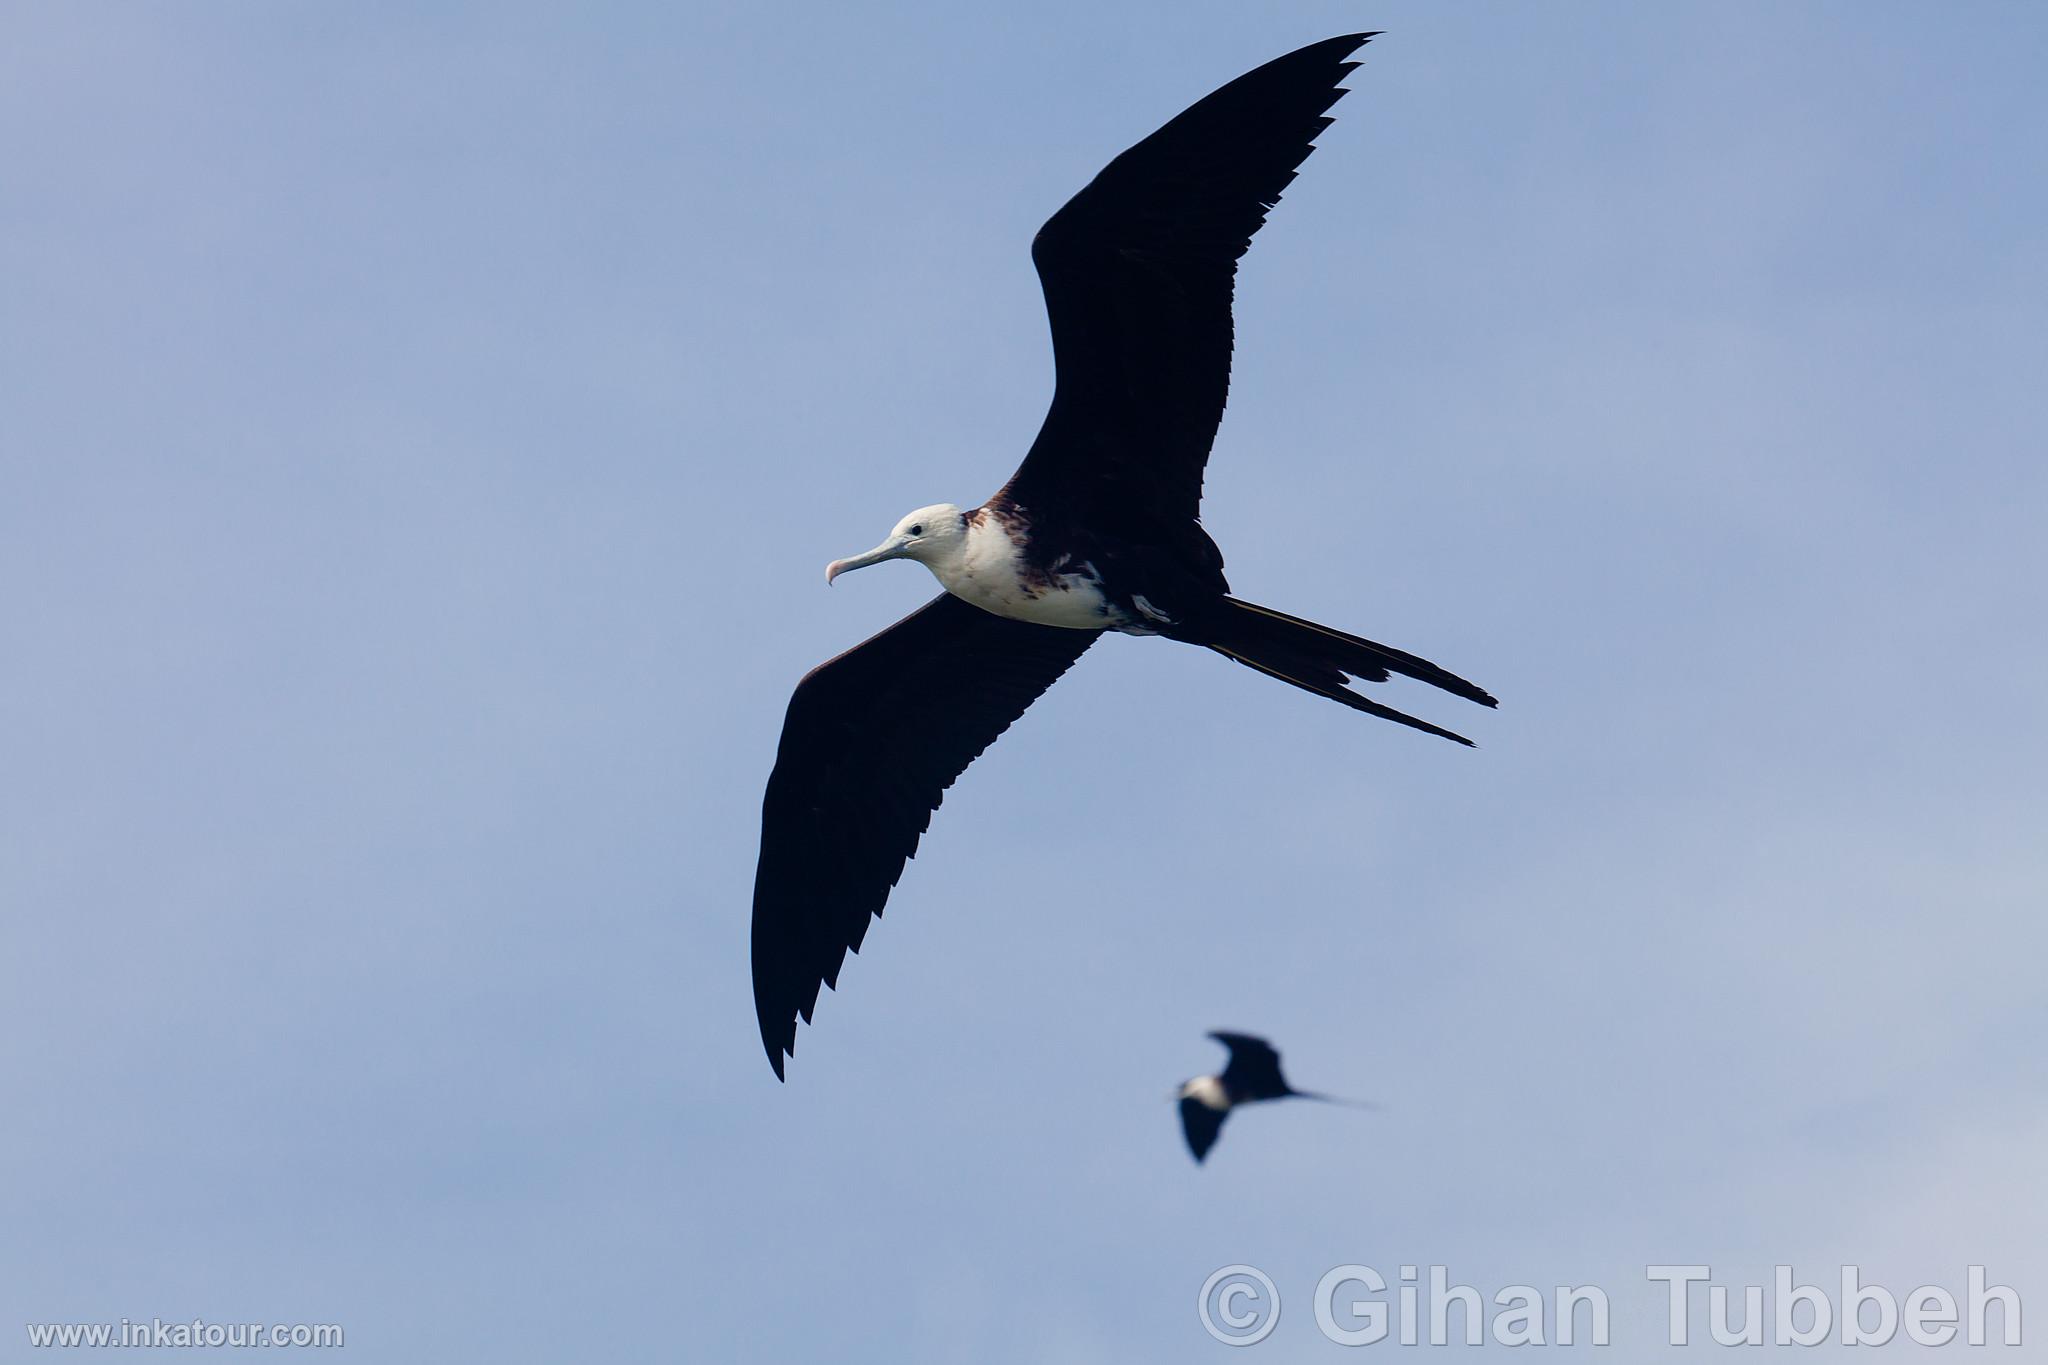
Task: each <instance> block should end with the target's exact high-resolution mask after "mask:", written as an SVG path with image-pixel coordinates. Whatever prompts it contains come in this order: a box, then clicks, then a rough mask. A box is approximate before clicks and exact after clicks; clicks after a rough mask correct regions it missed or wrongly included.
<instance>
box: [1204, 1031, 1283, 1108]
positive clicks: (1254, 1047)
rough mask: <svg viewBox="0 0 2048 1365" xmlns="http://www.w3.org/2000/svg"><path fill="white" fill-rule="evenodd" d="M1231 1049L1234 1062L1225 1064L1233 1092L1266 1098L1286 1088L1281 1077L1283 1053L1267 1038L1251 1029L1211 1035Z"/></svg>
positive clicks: (1226, 1081) (1228, 1085)
mask: <svg viewBox="0 0 2048 1365" xmlns="http://www.w3.org/2000/svg"><path fill="white" fill-rule="evenodd" d="M1209 1036H1210V1037H1211V1038H1214V1039H1215V1040H1216V1041H1217V1042H1219V1043H1221V1044H1223V1046H1225V1047H1227V1048H1229V1049H1230V1064H1229V1065H1228V1066H1226V1067H1224V1068H1223V1086H1224V1088H1225V1089H1226V1090H1229V1091H1230V1092H1231V1093H1232V1094H1239V1095H1251V1096H1256V1097H1259V1098H1265V1097H1267V1096H1268V1095H1270V1094H1272V1093H1274V1092H1275V1090H1276V1088H1277V1089H1278V1090H1285V1089H1286V1082H1284V1081H1282V1080H1281V1079H1280V1054H1279V1053H1277V1052H1275V1051H1274V1050H1273V1045H1272V1044H1271V1043H1269V1042H1267V1041H1266V1040H1265V1039H1264V1038H1254V1037H1252V1036H1251V1035H1250V1034H1249V1033H1212V1034H1210V1035H1209Z"/></svg>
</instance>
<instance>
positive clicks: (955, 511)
mask: <svg viewBox="0 0 2048 1365" xmlns="http://www.w3.org/2000/svg"><path fill="white" fill-rule="evenodd" d="M966 546H967V514H966V513H965V512H963V511H961V510H960V509H959V508H957V507H955V506H954V505H953V504H952V503H950V502H939V503H933V504H932V505H931V506H930V507H920V508H918V509H917V510H916V511H915V512H912V513H911V514H910V515H909V516H907V517H905V518H903V520H901V521H899V522H897V523H896V529H895V530H893V531H891V532H890V533H889V538H888V539H887V540H885V541H883V542H882V543H881V544H880V545H877V546H876V547H875V548H874V549H872V550H869V551H868V552H867V553H866V554H858V555H854V556H853V557H851V558H850V559H835V560H833V561H832V562H831V563H830V564H827V565H826V566H825V581H826V582H827V583H830V582H831V581H832V580H833V579H835V578H837V577H839V575H841V574H843V573H846V572H847V571H849V570H851V569H865V568H866V567H867V566H868V565H870V564H879V563H881V562H882V561H883V560H885V559H914V560H916V561H917V562H918V563H920V564H923V565H924V566H926V567H927V568H929V569H931V570H932V571H933V572H934V573H937V572H938V571H939V570H940V569H941V568H942V567H943V566H945V565H947V564H949V563H950V562H951V561H952V560H954V559H956V558H958V557H959V556H960V555H961V554H962V553H964V552H965V550H966Z"/></svg>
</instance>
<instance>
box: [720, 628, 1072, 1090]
mask: <svg viewBox="0 0 2048 1365" xmlns="http://www.w3.org/2000/svg"><path fill="white" fill-rule="evenodd" d="M1099 634H1100V632H1099V631H1092V630H1063V629H1060V628H1058V627H1054V626H1038V625H1032V624H1031V623H1029V622H1027V621H1013V620H1010V619H1008V618H1006V617H1002V616H996V615H993V614H991V613H989V612H985V611H983V610H982V609H981V608H979V607H975V606H971V605H969V604H968V603H966V602H963V601H961V600H960V599H959V598H957V597H953V596H951V595H950V594H941V595H940V596H939V597H937V598H935V599H934V600H933V601H931V602H929V603H927V604H926V605H925V606H923V607H921V608H919V609H918V610H917V611H915V612H912V613H911V614H910V615H909V616H906V617H904V618H903V619H902V620H901V621H898V622H897V623H896V624H895V625H893V626H891V627H889V628H888V629H887V630H885V631H883V632H882V633H881V634H879V635H877V636H875V637H874V638H873V639H871V640H868V641H867V642H865V643H864V644H861V645H858V646H856V647H855V648H853V649H850V650H848V651H847V652H846V653H844V654H842V655H840V656H839V657H838V658H836V659H833V660H832V661H831V662H829V663H825V664H821V665H819V666H818V667H817V668H815V669H812V670H811V672H810V673H809V674H808V675H806V676H805V678H804V680H803V681H802V682H800V683H798V684H797V688H796V694H795V695H794V696H792V697H791V698H790V699H789V714H788V716H787V717H786V718H785V719H784V721H783V724H782V743H781V746H780V747H779V748H778V749H777V751H776V755H775V770H774V771H773V772H771V773H770V774H769V775H768V793H767V795H766V797H765V798H764V799H763V800H762V803H761V861H760V864H759V866H758V867H757V868H756V870H755V873H754V1012H755V1014H756V1016H757V1017H758V1019H759V1021H760V1025H761V1043H762V1045H763V1046H764V1047H766V1048H767V1050H768V1060H769V1062H770V1063H771V1064H772V1065H773V1066H774V1067H775V1074H776V1075H777V1076H778V1077H779V1076H781V1075H782V1064H783V1058H784V1056H786V1055H788V1054H790V1053H792V1052H794V1051H795V1048H796V1021H797V1017H798V1016H799V1015H801V1016H802V1017H803V1019H804V1021H805V1022H806V1023H808V1022H809V1021H810V1018H811V1011H812V1010H813V1009H814V1008H815V1007H816V1006H817V1003H818V989H819V987H820V986H821V985H825V986H837V984H838V981H839V969H840V966H841V965H842V964H843V963H844V962H845V961H846V954H847V952H848V950H856V951H857V950H858V949H859V948H860V944H861V939H862V938H863V937H865V936H866V934H867V931H868V921H869V919H870V918H871V917H872V916H875V915H879V914H881V913H882V905H883V903H884V902H885V901H887V900H888V898H889V889H890V888H891V887H893V886H894V885H895V884H896V879H897V877H899V876H900V875H901V874H902V872H903V863H904V860H905V859H907V858H909V857H910V856H911V855H912V854H913V853H915V852H916V850H917V840H918V836H919V835H921V834H923V833H924V831H925V830H926V829H927V828H928V827H929V826H930V824H931V816H932V812H933V811H934V810H936V809H938V806H939V800H940V798H941V797H942V795H943V794H944V793H945V790H946V788H948V787H950V786H952V785H953V779H954V778H956V777H958V776H959V775H960V774H961V773H962V772H963V771H964V770H965V769H966V767H967V765H968V764H970V763H972V762H973V761H974V760H975V758H976V756H978V755H979V754H980V753H981V751H982V750H983V749H986V748H987V747H988V746H989V745H990V744H991V743H993V742H994V741H995V738H996V736H998V735H1000V734H1002V732H1003V731H1004V730H1006V729H1008V728H1009V726H1010V723H1011V722H1012V721H1014V720H1016V719H1017V717H1019V716H1021V715H1023V714H1024V711H1025V708H1026V707H1028V706H1030V705H1031V703H1032V702H1033V701H1035V700H1037V699H1038V696H1039V694H1040V693H1042V692H1044V691H1045V689H1046V688H1048V687H1050V686H1052V684H1053V681H1054V680H1055V679H1057V678H1058V677H1059V676H1060V674H1062V673H1064V672H1066V671H1067V669H1068V668H1069V667H1070V666H1071V665H1072V664H1073V662H1074V660H1076V659H1078V658H1080V657H1081V654H1082V652H1083V651H1085V650H1086V649H1087V648H1088V646H1089V645H1091V644H1093V643H1094V642H1095V640H1096V638H1097V636H1098V635H1099Z"/></svg>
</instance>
